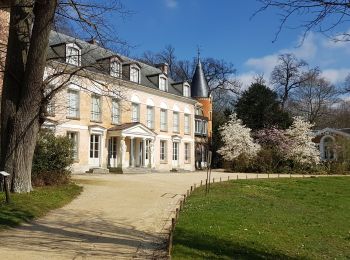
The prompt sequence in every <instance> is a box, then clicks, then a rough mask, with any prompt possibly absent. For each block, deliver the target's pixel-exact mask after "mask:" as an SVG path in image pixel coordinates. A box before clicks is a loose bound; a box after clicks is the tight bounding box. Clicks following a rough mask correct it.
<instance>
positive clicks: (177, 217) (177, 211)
mask: <svg viewBox="0 0 350 260" xmlns="http://www.w3.org/2000/svg"><path fill="white" fill-rule="evenodd" d="M175 219H176V220H178V219H179V209H178V208H176V213H175Z"/></svg>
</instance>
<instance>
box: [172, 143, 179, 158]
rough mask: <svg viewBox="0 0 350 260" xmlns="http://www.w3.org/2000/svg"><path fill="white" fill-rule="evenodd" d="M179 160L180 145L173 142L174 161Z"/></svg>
mask: <svg viewBox="0 0 350 260" xmlns="http://www.w3.org/2000/svg"><path fill="white" fill-rule="evenodd" d="M178 159H179V143H178V142H173V161H177V160H178Z"/></svg>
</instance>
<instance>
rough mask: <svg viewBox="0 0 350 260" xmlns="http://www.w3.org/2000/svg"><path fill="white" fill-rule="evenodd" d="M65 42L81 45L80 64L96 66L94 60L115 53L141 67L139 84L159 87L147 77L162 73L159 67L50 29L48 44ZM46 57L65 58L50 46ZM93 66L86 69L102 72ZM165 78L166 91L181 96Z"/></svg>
mask: <svg viewBox="0 0 350 260" xmlns="http://www.w3.org/2000/svg"><path fill="white" fill-rule="evenodd" d="M66 43H75V44H77V45H79V47H81V49H82V53H81V65H82V66H89V65H92V64H95V65H94V66H95V67H97V65H96V61H98V60H101V59H106V58H109V57H111V56H115V55H117V56H118V57H120V58H121V59H122V60H123V64H135V63H137V64H139V65H140V67H141V83H140V84H141V85H143V86H146V87H149V88H153V89H159V87H158V86H157V85H156V84H154V83H153V82H152V81H151V80H150V79H149V77H148V76H150V75H157V74H158V75H159V74H162V71H161V70H160V69H159V68H156V67H153V66H150V65H148V64H145V63H142V62H139V61H137V60H134V59H131V58H129V57H126V56H123V55H120V54H118V53H115V52H113V51H111V50H108V49H105V48H103V47H101V46H98V45H96V44H91V43H88V42H86V41H83V40H80V39H77V38H74V37H71V36H68V35H65V34H62V33H58V32H56V31H51V34H50V40H49V45H50V46H58V45H62V44H66ZM48 57H49V58H53V59H57V60H60V61H62V62H64V59H65V57H59V55H58V54H57V53H56V52H55V51H54V49H53V48H52V47H51V48H49V50H48ZM94 66H90V67H89V68H87V69H90V70H95V71H96V72H99V73H101V72H102V71H101V70H100V69H97V68H94ZM106 73H108V72H107V71H106ZM167 79H168V80H167V83H168V93H171V94H175V95H178V96H182V97H183V93H182V91H181V90H179V89H177V88H175V87H174V86H173V84H175V82H174V81H173V80H172V79H171V78H169V77H168V78H167Z"/></svg>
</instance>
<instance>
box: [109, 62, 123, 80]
mask: <svg viewBox="0 0 350 260" xmlns="http://www.w3.org/2000/svg"><path fill="white" fill-rule="evenodd" d="M110 66H111V67H110V74H111V76H112V77H116V78H119V77H120V75H121V73H120V68H121V67H120V63H119V62H118V61H111V65H110Z"/></svg>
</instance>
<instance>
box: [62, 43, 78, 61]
mask: <svg viewBox="0 0 350 260" xmlns="http://www.w3.org/2000/svg"><path fill="white" fill-rule="evenodd" d="M66 62H67V63H69V64H71V65H74V66H80V63H81V50H80V48H79V47H78V45H76V44H74V43H69V44H67V45H66Z"/></svg>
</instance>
